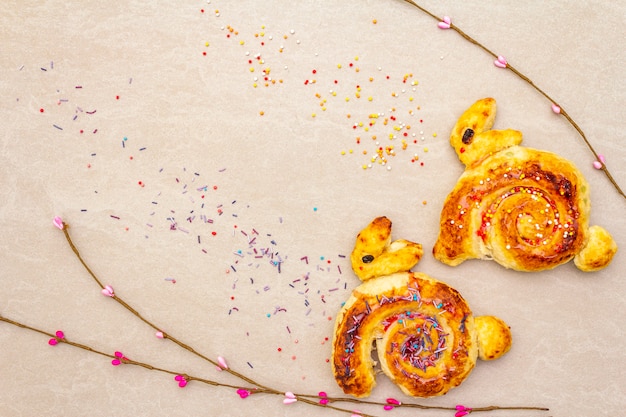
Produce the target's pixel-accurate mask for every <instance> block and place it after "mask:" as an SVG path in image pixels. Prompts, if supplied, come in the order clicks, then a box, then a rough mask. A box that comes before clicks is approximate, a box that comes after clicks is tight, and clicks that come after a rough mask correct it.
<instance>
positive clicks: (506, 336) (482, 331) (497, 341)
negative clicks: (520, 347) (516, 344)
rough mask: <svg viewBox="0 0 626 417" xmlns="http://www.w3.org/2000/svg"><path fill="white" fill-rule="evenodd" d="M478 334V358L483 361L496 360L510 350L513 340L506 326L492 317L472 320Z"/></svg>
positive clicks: (480, 317)
mask: <svg viewBox="0 0 626 417" xmlns="http://www.w3.org/2000/svg"><path fill="white" fill-rule="evenodd" d="M474 325H475V326H476V333H477V334H478V357H479V358H480V359H482V360H484V361H490V360H494V359H498V358H499V357H501V356H502V355H504V354H505V353H507V352H508V351H509V349H511V344H512V342H513V338H512V336H511V329H510V328H509V326H507V324H506V323H505V322H504V321H502V319H499V318H498V317H494V316H479V317H476V318H475V319H474Z"/></svg>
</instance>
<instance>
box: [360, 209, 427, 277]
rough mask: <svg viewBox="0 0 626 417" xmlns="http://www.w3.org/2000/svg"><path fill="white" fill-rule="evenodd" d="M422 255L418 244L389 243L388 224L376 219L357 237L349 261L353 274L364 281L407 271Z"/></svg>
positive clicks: (380, 218)
mask: <svg viewBox="0 0 626 417" xmlns="http://www.w3.org/2000/svg"><path fill="white" fill-rule="evenodd" d="M423 253H424V251H423V250H422V245H420V244H419V243H414V242H409V241H408V240H404V239H399V240H396V241H394V242H391V221H390V220H389V219H388V218H386V217H377V218H376V219H374V220H373V221H372V222H371V223H370V224H369V225H368V226H367V227H366V228H365V229H363V230H362V231H361V232H360V233H359V234H358V236H357V238H356V243H355V245H354V250H353V251H352V254H351V255H350V261H351V263H352V269H353V270H354V273H355V274H356V275H357V276H358V277H359V278H360V279H361V280H362V281H365V280H368V279H370V278H374V277H380V276H384V275H390V274H393V273H395V272H405V271H408V270H410V269H411V268H413V266H415V264H417V263H418V262H419V261H420V259H421V258H422V255H423Z"/></svg>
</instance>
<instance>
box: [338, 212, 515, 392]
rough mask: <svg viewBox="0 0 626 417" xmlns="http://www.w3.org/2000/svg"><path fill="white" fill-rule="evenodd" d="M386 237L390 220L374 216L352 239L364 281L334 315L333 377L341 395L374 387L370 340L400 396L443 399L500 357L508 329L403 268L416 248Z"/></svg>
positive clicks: (507, 345) (416, 257)
mask: <svg viewBox="0 0 626 417" xmlns="http://www.w3.org/2000/svg"><path fill="white" fill-rule="evenodd" d="M390 236H391V222H390V221H389V219H387V218H386V217H379V218H376V219H374V221H372V222H371V223H370V224H369V225H368V226H367V227H366V228H365V229H363V230H362V231H361V232H360V233H359V235H358V236H357V238H356V243H355V246H354V251H353V252H352V257H351V260H352V269H353V270H354V271H355V272H356V273H357V275H359V277H360V278H361V279H362V280H365V282H364V283H363V284H361V285H359V286H358V287H357V288H355V289H354V291H353V292H352V295H351V296H350V298H349V299H348V300H347V301H346V302H345V303H344V305H343V307H342V309H341V311H340V312H339V314H338V315H337V321H336V323H335V331H334V338H333V353H332V362H331V363H332V369H333V374H334V376H335V380H336V381H337V384H338V385H339V386H340V387H341V388H342V390H343V391H344V392H345V393H346V394H351V395H354V396H355V397H366V396H368V395H369V394H370V392H371V390H372V389H373V388H374V386H375V384H376V380H375V374H376V368H375V367H376V363H375V362H374V360H373V359H372V353H371V350H372V344H373V343H375V344H376V351H377V355H378V363H379V364H380V369H381V370H382V372H384V373H385V374H386V375H387V376H388V377H389V378H390V379H391V380H392V381H393V382H394V383H395V384H397V385H398V386H399V387H400V388H401V389H402V391H403V392H404V393H406V394H407V395H411V396H416V397H433V396H437V395H443V394H445V393H446V392H448V391H449V390H450V389H451V388H454V387H456V386H458V385H459V384H460V383H461V382H463V381H464V380H465V378H467V376H468V375H469V374H470V372H471V371H472V369H473V368H474V365H475V364H476V360H477V358H480V359H483V360H491V359H497V358H498V357H500V356H502V355H503V354H505V353H506V352H507V351H508V350H509V348H510V347H511V340H512V339H511V332H510V330H509V328H508V326H507V325H506V324H505V323H504V322H503V321H502V320H501V319H499V318H497V317H494V316H479V317H475V316H474V315H473V314H472V311H471V310H470V308H469V306H468V305H467V303H466V301H465V300H464V299H463V297H462V296H461V294H459V293H458V291H456V290H455V289H454V288H452V287H450V286H448V285H447V284H445V283H444V282H441V281H438V280H436V279H434V278H432V277H429V276H428V275H426V274H423V273H418V272H411V271H409V269H411V268H412V267H413V266H414V265H415V264H416V263H417V262H418V261H419V258H420V256H421V245H419V244H417V243H413V242H409V241H406V240H401V241H396V243H391V244H390ZM372 264H373V269H371V268H370V267H371V266H372ZM378 274H381V275H378Z"/></svg>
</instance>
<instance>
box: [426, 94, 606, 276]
mask: <svg viewBox="0 0 626 417" xmlns="http://www.w3.org/2000/svg"><path fill="white" fill-rule="evenodd" d="M495 115H496V102H495V100H494V99H492V98H486V99H482V100H479V101H477V102H476V103H474V104H473V105H472V106H471V107H470V108H469V109H467V110H466V111H465V113H463V115H462V116H461V117H460V118H459V120H458V121H457V123H456V125H455V127H454V129H453V130H452V134H451V136H450V143H451V145H452V146H453V147H454V149H455V150H456V152H457V155H458V156H459V159H460V160H461V162H463V163H464V164H465V166H466V168H465V172H463V174H462V175H461V177H460V178H459V180H458V182H457V184H456V186H455V187H454V189H453V190H452V192H451V193H450V194H449V195H448V196H447V198H446V200H445V203H444V207H443V209H442V212H441V218H440V228H439V237H438V239H437V242H436V243H435V245H434V248H433V255H434V256H435V258H437V259H438V260H440V261H441V262H443V263H445V264H448V265H451V266H455V265H458V264H460V263H461V262H463V261H465V260H467V259H472V258H479V259H493V260H495V261H496V262H498V263H499V264H501V265H502V266H505V267H507V268H512V269H515V270H518V271H541V270H545V269H551V268H554V267H556V266H558V265H561V264H563V263H566V262H568V261H570V260H571V259H572V258H574V262H575V264H576V266H577V267H578V268H579V269H581V270H583V271H595V270H599V269H602V268H604V267H606V266H607V265H608V264H609V263H610V262H611V259H612V258H613V256H614V255H615V253H616V251H617V245H616V243H615V241H614V240H613V238H612V237H611V235H610V234H609V232H608V231H606V230H605V229H604V228H602V227H600V226H594V227H591V228H590V227H589V212H590V208H591V203H590V199H589V185H588V183H587V181H586V180H585V178H584V177H583V175H582V174H581V172H580V171H579V170H578V169H577V168H576V167H575V166H574V164H572V163H571V162H570V161H568V160H566V159H564V158H562V157H560V156H558V155H556V154H554V153H551V152H545V151H540V150H536V149H531V148H527V147H522V146H520V145H519V144H520V143H521V141H522V134H521V132H518V131H515V130H490V129H491V127H492V125H493V122H494V119H495Z"/></svg>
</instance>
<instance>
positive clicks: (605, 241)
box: [574, 226, 617, 272]
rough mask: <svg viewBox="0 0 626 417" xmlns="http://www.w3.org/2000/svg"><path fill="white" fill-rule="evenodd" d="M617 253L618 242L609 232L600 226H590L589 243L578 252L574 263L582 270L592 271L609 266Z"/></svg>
mask: <svg viewBox="0 0 626 417" xmlns="http://www.w3.org/2000/svg"><path fill="white" fill-rule="evenodd" d="M615 253H617V243H615V241H614V240H613V237H612V236H611V234H610V233H609V232H607V231H606V230H605V229H603V228H602V227H600V226H591V227H590V228H589V241H588V242H587V245H585V247H584V248H583V250H581V251H580V252H578V254H576V257H574V263H575V264H576V266H577V267H578V269H580V270H581V271H586V272H592V271H597V270H599V269H602V268H604V267H605V266H607V265H608V264H609V263H610V262H611V260H612V259H613V256H615Z"/></svg>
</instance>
